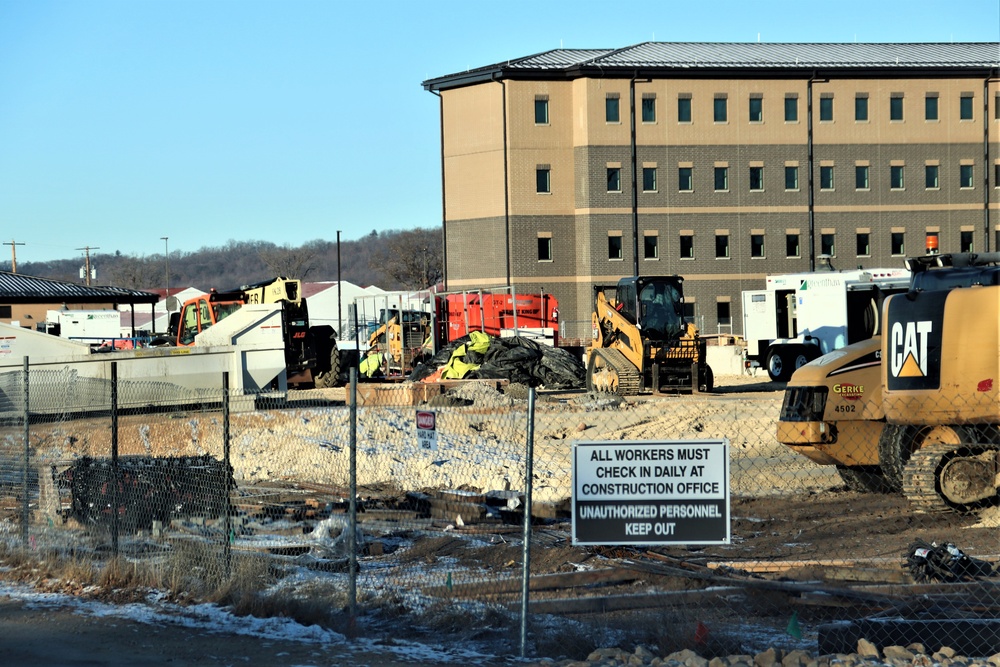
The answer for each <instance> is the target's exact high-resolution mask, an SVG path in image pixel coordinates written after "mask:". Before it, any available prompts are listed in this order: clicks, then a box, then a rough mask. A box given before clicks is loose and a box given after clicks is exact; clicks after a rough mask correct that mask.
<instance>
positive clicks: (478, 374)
mask: <svg viewBox="0 0 1000 667" xmlns="http://www.w3.org/2000/svg"><path fill="white" fill-rule="evenodd" d="M585 376H586V369H585V368H584V365H583V362H582V361H581V360H579V359H577V358H576V357H575V356H573V355H572V354H570V353H569V352H567V351H566V350H563V349H560V348H557V347H549V346H548V345H540V344H538V343H536V342H535V341H533V340H530V339H528V338H524V337H521V336H514V337H511V338H495V337H493V336H488V335H487V334H484V333H481V332H478V331H473V332H472V333H470V334H469V335H468V336H463V337H462V338H460V339H458V340H456V341H453V342H451V343H449V344H448V345H447V346H445V347H443V348H442V349H441V350H439V351H438V353H437V354H435V355H434V356H433V357H432V358H431V359H430V360H429V361H427V362H425V363H423V364H420V365H419V366H417V367H416V368H414V369H413V372H412V373H411V374H410V377H409V378H408V380H410V381H411V382H434V381H436V380H457V379H464V380H474V379H481V380H493V379H506V380H509V381H510V382H511V383H519V384H523V385H525V386H528V387H544V388H545V389H582V388H583V387H584V385H585V381H586V380H585Z"/></svg>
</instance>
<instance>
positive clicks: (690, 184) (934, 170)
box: [535, 161, 1000, 194]
mask: <svg viewBox="0 0 1000 667" xmlns="http://www.w3.org/2000/svg"><path fill="white" fill-rule="evenodd" d="M963 162H965V161H963ZM551 172H552V169H551V167H549V166H548V165H539V166H538V167H537V168H536V169H535V191H536V192H537V193H538V194H551V193H552V173H551ZM993 172H994V173H993V183H994V187H997V188H1000V164H995V165H993ZM657 175H658V171H657V167H643V168H642V191H643V192H658V191H659V183H658V180H657ZM870 175H871V167H870V165H867V164H857V165H855V166H854V189H855V190H870V189H871V180H870ZM748 182H749V189H750V190H751V191H763V190H764V167H763V166H760V165H754V166H751V167H750V173H749V180H748ZM784 182H785V190H798V189H799V166H798V165H785V168H784ZM607 184H608V192H611V193H618V192H622V168H621V167H608V168H607ZM713 185H714V189H715V192H728V191H729V167H724V166H716V167H714V169H713ZM958 185H959V187H960V188H964V189H972V188H975V187H976V185H975V166H974V165H973V164H959V166H958ZM889 187H890V189H892V190H904V189H906V165H905V164H903V163H902V161H899V162H898V163H897V164H890V166H889ZM940 187H941V165H940V164H938V163H937V161H934V162H928V163H927V164H925V165H924V188H925V189H927V190H938V189H940ZM819 189H820V190H834V189H836V177H835V173H834V166H833V165H820V168H819ZM677 190H678V192H693V191H694V167H688V166H684V167H678V168H677Z"/></svg>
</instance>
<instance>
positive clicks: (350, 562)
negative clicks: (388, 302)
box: [347, 366, 358, 628]
mask: <svg viewBox="0 0 1000 667" xmlns="http://www.w3.org/2000/svg"><path fill="white" fill-rule="evenodd" d="M349 402H350V405H351V417H350V419H351V421H350V431H351V433H350V443H351V456H350V482H349V484H348V487H349V488H348V493H349V494H350V496H351V497H350V500H348V504H347V582H348V584H347V608H348V612H349V615H350V624H351V627H352V628H353V626H354V623H355V621H356V619H357V614H358V553H357V544H355V542H356V540H355V538H356V537H357V534H358V533H357V530H358V368H357V366H351V380H350V397H349Z"/></svg>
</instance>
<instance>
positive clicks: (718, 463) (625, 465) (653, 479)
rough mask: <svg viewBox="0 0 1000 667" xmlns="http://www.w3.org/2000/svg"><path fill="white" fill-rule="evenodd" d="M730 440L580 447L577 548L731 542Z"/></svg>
mask: <svg viewBox="0 0 1000 667" xmlns="http://www.w3.org/2000/svg"><path fill="white" fill-rule="evenodd" d="M729 529H730V513H729V441H728V440H726V439H722V440H668V441H656V440H646V441H631V442H628V441H625V442H623V441H620V440H615V441H599V442H577V443H574V445H573V544H728V543H729V538H730V530H729Z"/></svg>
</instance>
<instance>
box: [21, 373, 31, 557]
mask: <svg viewBox="0 0 1000 667" xmlns="http://www.w3.org/2000/svg"><path fill="white" fill-rule="evenodd" d="M22 395H23V397H24V405H23V408H24V411H23V413H22V415H23V417H22V418H23V419H24V469H23V470H22V471H21V472H22V476H21V545H22V547H24V548H25V549H26V548H27V547H28V496H29V495H30V494H29V493H28V463H29V460H30V455H31V439H30V436H31V426H30V420H29V417H30V414H31V413H30V411H29V410H28V357H25V358H24V390H23V392H22Z"/></svg>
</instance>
